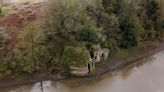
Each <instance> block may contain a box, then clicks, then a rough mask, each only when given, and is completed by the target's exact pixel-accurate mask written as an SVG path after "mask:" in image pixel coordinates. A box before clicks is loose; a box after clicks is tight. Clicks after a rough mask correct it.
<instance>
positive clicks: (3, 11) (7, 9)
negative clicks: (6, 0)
mask: <svg viewBox="0 0 164 92" xmlns="http://www.w3.org/2000/svg"><path fill="white" fill-rule="evenodd" d="M1 9H2V15H5V14H8V13H9V12H12V11H13V9H11V8H9V7H2V8H1Z"/></svg>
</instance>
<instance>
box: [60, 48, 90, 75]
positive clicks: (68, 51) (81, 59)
mask: <svg viewBox="0 0 164 92" xmlns="http://www.w3.org/2000/svg"><path fill="white" fill-rule="evenodd" d="M88 60H89V53H88V51H87V49H86V48H84V47H66V48H65V49H64V53H63V64H64V68H65V69H64V70H65V71H66V72H67V73H69V72H70V71H71V69H70V67H71V66H73V67H80V68H83V67H86V66H87V63H88Z"/></svg>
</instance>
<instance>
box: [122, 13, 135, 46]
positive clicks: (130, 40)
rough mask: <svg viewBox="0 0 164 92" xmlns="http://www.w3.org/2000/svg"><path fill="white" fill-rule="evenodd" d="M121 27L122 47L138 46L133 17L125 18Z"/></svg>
mask: <svg viewBox="0 0 164 92" xmlns="http://www.w3.org/2000/svg"><path fill="white" fill-rule="evenodd" d="M120 29H121V34H122V37H121V47H123V48H130V47H133V46H137V44H138V42H137V37H136V34H135V30H134V29H135V27H134V23H133V21H132V19H130V18H129V16H128V17H125V19H124V20H123V21H122V22H121V24H120Z"/></svg>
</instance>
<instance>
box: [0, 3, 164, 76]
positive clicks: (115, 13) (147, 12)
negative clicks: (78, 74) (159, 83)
mask: <svg viewBox="0 0 164 92" xmlns="http://www.w3.org/2000/svg"><path fill="white" fill-rule="evenodd" d="M128 1H129V2H128ZM80 2H81V0H51V1H50V4H48V7H47V9H46V11H45V14H46V15H45V17H44V18H45V19H44V23H43V25H42V27H39V28H36V27H37V25H38V24H35V25H34V24H32V25H30V26H27V28H25V30H24V31H23V32H22V33H20V36H18V37H17V41H16V45H15V47H14V49H13V50H10V52H9V53H7V54H5V57H4V55H1V58H2V59H1V60H0V76H2V75H9V74H11V73H15V72H19V73H22V72H25V73H33V72H37V71H41V70H42V69H47V72H50V73H51V72H53V71H57V72H62V71H65V72H67V73H68V72H70V71H69V70H70V66H72V65H76V66H78V67H85V65H86V62H87V61H88V57H87V56H88V55H87V54H88V53H89V50H88V49H89V47H91V46H94V45H100V46H101V47H102V48H108V49H110V50H111V53H110V54H114V52H118V53H119V51H120V50H121V51H123V53H126V52H128V53H129V51H130V50H133V48H135V47H138V46H139V45H140V44H142V43H143V42H145V41H150V42H151V41H152V42H153V41H157V42H160V41H162V40H163V31H164V14H162V13H163V10H162V8H163V6H162V5H161V4H160V2H161V0H140V1H137V2H132V1H131V0H97V1H95V2H93V3H94V4H86V5H81V3H80ZM83 4H84V3H83ZM33 27H34V28H33ZM38 30H42V31H38ZM4 47H5V45H4V42H3V40H1V39H0V52H3V51H5V50H4ZM3 53H4V52H3ZM126 54H127V53H126Z"/></svg>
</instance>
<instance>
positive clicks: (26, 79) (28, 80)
mask: <svg viewBox="0 0 164 92" xmlns="http://www.w3.org/2000/svg"><path fill="white" fill-rule="evenodd" d="M162 50H164V42H162V43H161V44H160V45H159V46H158V47H157V48H156V49H154V50H151V51H150V52H148V53H143V54H142V55H138V56H137V57H136V58H135V59H133V60H129V61H125V62H123V63H121V64H119V65H116V66H114V67H109V65H110V63H108V64H104V65H105V66H103V68H102V67H100V68H99V69H98V70H97V72H96V73H95V74H94V75H91V76H87V77H73V76H71V77H59V76H58V75H57V74H56V75H49V74H47V73H44V72H43V73H36V74H33V75H23V76H20V78H19V77H18V78H17V79H11V80H1V81H0V89H1V90H3V89H5V88H8V87H17V86H22V85H27V84H33V83H36V82H40V81H46V80H52V81H60V80H69V79H85V78H90V79H93V78H95V77H98V76H101V75H103V74H105V73H109V72H116V71H120V70H122V69H124V68H126V67H133V66H135V65H137V64H142V63H145V61H142V59H145V58H149V57H151V56H153V55H154V54H156V53H158V52H160V51H162ZM137 61H138V62H137Z"/></svg>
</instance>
